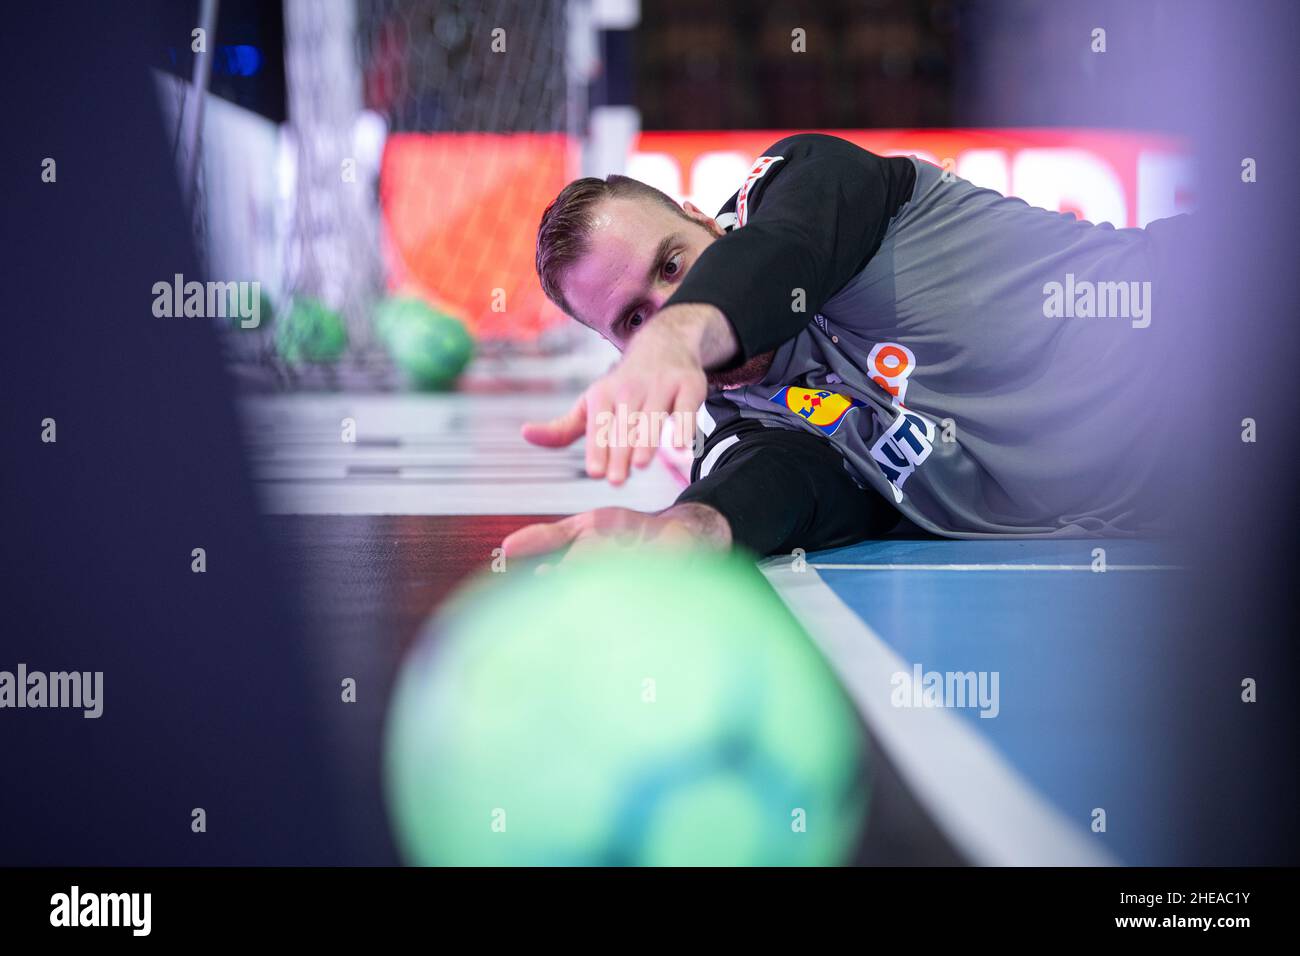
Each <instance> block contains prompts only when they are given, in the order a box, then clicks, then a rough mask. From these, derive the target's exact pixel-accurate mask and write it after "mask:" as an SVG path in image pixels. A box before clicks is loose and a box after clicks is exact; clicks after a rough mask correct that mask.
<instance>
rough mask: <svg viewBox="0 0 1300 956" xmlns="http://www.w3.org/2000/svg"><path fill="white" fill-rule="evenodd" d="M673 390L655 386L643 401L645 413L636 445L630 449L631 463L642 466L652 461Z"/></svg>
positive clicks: (669, 409) (637, 433)
mask: <svg viewBox="0 0 1300 956" xmlns="http://www.w3.org/2000/svg"><path fill="white" fill-rule="evenodd" d="M672 401H673V392H672V389H670V388H657V389H656V390H654V391H652V392H651V393H650V397H649V398H647V399H646V402H645V409H644V411H645V414H644V417H643V418H642V420H641V422H640V426H641V427H640V428H639V429H637V430H636V431H635V432H634V434H635V435H636V439H637V440H636V447H635V448H634V449H632V464H633V465H635V466H636V467H637V468H644V467H645V466H646V465H648V464H650V462H652V461H654V458H655V451H656V450H657V449H658V447H659V439H660V438H661V437H662V436H663V425H664V423H665V421H666V420H667V416H668V413H669V412H670V411H672Z"/></svg>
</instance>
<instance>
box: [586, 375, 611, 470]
mask: <svg viewBox="0 0 1300 956" xmlns="http://www.w3.org/2000/svg"><path fill="white" fill-rule="evenodd" d="M612 415H613V402H612V400H611V398H610V394H609V391H608V388H607V386H606V384H605V382H604V381H603V380H602V381H600V382H597V383H596V384H595V385H593V386H591V388H589V389H587V475H588V477H591V478H604V477H605V472H606V469H607V467H608V463H609V442H610V437H611V434H612V429H611V428H610V424H611V421H612Z"/></svg>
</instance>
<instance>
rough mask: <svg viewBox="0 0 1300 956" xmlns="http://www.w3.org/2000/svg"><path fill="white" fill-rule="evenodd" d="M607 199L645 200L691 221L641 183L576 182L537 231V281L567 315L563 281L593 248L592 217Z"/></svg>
mask: <svg viewBox="0 0 1300 956" xmlns="http://www.w3.org/2000/svg"><path fill="white" fill-rule="evenodd" d="M604 199H646V200H650V201H651V202H657V203H662V204H663V205H665V206H667V207H668V208H669V209H671V210H672V211H673V212H675V213H677V214H678V215H679V216H681V217H682V218H684V219H688V220H689V219H690V216H687V215H686V212H685V211H684V210H683V209H682V207H681V206H679V205H677V203H675V202H673V200H672V197H670V196H669V195H668V194H667V193H665V192H661V191H660V190H658V189H655V188H654V187H653V186H647V185H646V184H645V183H643V182H641V181H640V180H638V179H631V178H629V177H627V176H618V175H610V176H606V177H605V178H604V179H597V178H595V177H594V176H588V177H586V178H584V179H575V180H574V181H573V182H571V183H569V185H567V186H565V187H564V188H563V189H561V190H560V194H559V195H558V196H556V197H555V201H554V202H552V203H551V204H550V205H549V206H547V207H546V211H545V212H544V213H542V221H541V224H540V225H539V226H538V227H537V277H538V278H539V279H540V280H541V281H542V291H543V292H545V293H546V297H547V298H548V299H550V300H551V301H552V302H554V303H555V304H556V305H558V306H559V307H560V308H561V309H563V310H564V311H565V313H566V314H568V315H573V309H571V308H570V307H569V303H568V302H567V301H565V298H564V293H563V292H561V291H560V280H561V279H563V278H564V273H565V272H566V271H568V269H569V267H570V266H572V265H573V264H574V263H575V262H577V261H578V260H579V259H581V258H582V257H583V256H585V255H586V254H587V250H588V248H589V247H590V244H591V229H592V226H593V225H594V221H593V216H592V213H593V211H594V210H595V208H596V206H597V204H599V203H600V202H601V201H602V200H604Z"/></svg>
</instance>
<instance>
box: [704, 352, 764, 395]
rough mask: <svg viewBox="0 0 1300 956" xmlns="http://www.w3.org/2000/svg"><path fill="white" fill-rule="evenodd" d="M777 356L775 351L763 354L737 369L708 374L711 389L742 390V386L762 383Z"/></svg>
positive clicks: (706, 374)
mask: <svg viewBox="0 0 1300 956" xmlns="http://www.w3.org/2000/svg"><path fill="white" fill-rule="evenodd" d="M775 355H776V351H775V350H773V351H771V352H763V353H762V354H761V355H755V356H754V357H753V358H752V359H749V360H748V361H747V362H745V363H744V364H743V365H738V366H737V367H736V368H733V369H727V370H726V371H721V372H706V373H705V376H706V378H708V380H709V387H710V388H740V387H741V386H742V385H753V384H754V383H756V382H761V381H762V380H763V379H764V377H765V376H766V375H767V372H768V369H770V368H771V367H772V358H773V356H775Z"/></svg>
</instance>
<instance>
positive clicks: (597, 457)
mask: <svg viewBox="0 0 1300 956" xmlns="http://www.w3.org/2000/svg"><path fill="white" fill-rule="evenodd" d="M736 348H737V345H736V339H735V333H734V332H733V331H732V328H731V326H730V324H729V323H728V322H727V320H726V318H725V317H723V315H722V313H721V312H719V311H718V310H717V309H715V308H714V307H713V306H709V305H697V304H687V305H674V306H669V307H668V308H666V309H663V310H662V311H660V312H659V314H658V315H656V316H654V318H653V319H652V320H651V321H650V323H649V324H648V325H647V326H646V327H645V328H644V329H642V330H641V331H640V332H638V333H637V334H636V335H635V336H633V338H632V341H631V343H630V344H629V345H628V347H627V351H625V352H624V353H623V359H622V361H620V362H619V363H618V365H616V366H615V367H614V368H613V369H611V370H610V371H609V372H608V373H606V374H605V375H604V376H603V377H602V378H600V379H598V380H597V381H596V382H595V383H593V384H592V385H591V386H590V387H589V388H588V389H587V390H586V391H585V392H583V393H582V395H581V396H580V397H579V398H578V401H577V402H576V403H575V404H574V406H573V408H572V409H570V410H569V412H568V414H566V415H563V416H561V417H560V418H557V419H554V420H553V421H550V422H546V423H538V422H529V423H528V424H527V425H525V426H524V431H523V434H524V438H526V439H527V440H528V441H530V442H532V443H533V444H534V445H545V446H547V447H550V448H560V447H563V446H565V445H570V444H572V443H573V442H574V441H576V440H577V439H578V438H580V437H582V436H583V435H586V438H587V474H588V475H589V476H590V477H592V478H605V477H608V478H609V481H610V483H611V484H614V485H619V484H622V483H623V482H624V481H626V480H627V476H628V474H629V472H630V470H631V465H633V464H635V465H636V467H638V468H644V467H645V466H646V465H648V464H650V462H651V461H652V460H653V459H654V452H655V447H656V445H657V444H658V441H659V437H660V435H659V428H658V426H659V425H660V424H661V423H662V421H664V420H665V419H666V418H667V417H668V416H671V419H669V420H671V421H673V423H674V428H675V435H674V441H675V443H676V444H677V445H678V446H679V447H689V445H690V443H691V441H692V440H693V438H694V435H695V418H694V416H695V411H696V409H698V408H699V407H700V405H701V404H702V403H703V402H704V399H705V396H706V395H707V394H708V382H707V379H706V378H705V374H704V370H705V369H706V368H712V367H715V366H718V365H722V364H724V363H726V362H727V361H728V360H730V358H731V357H732V356H733V355H734V354H735V352H736ZM631 416H637V417H636V418H632V417H631ZM629 419H630V421H629ZM611 433H612V434H611ZM624 435H635V436H636V437H635V440H632V441H622V440H620V439H621V438H622V436H624Z"/></svg>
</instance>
